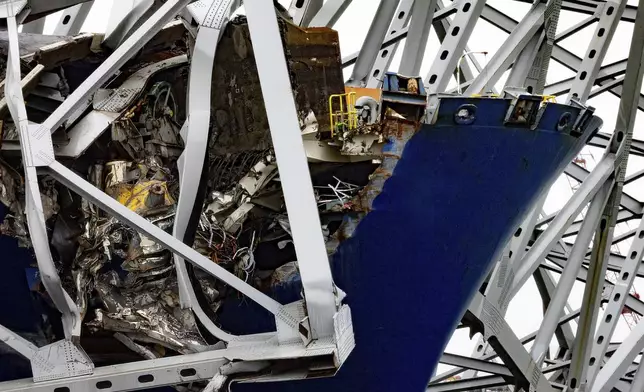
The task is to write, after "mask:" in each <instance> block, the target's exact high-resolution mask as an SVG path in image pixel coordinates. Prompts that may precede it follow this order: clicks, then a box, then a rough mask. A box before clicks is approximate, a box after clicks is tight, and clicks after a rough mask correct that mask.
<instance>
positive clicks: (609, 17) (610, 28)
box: [567, 0, 627, 102]
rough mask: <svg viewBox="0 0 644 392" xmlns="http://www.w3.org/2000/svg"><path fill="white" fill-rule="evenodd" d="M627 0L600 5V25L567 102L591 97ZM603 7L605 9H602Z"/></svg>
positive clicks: (583, 100) (596, 29)
mask: <svg viewBox="0 0 644 392" xmlns="http://www.w3.org/2000/svg"><path fill="white" fill-rule="evenodd" d="M626 3H627V1H626V0H620V1H619V2H617V1H607V2H606V3H604V4H603V5H598V6H597V7H598V9H601V14H600V15H601V16H600V17H599V23H598V24H597V27H596V28H595V33H594V35H593V38H592V39H591V41H590V45H588V49H587V50H586V55H585V56H584V59H583V61H582V63H581V67H579V69H578V70H577V76H576V77H575V81H574V82H573V84H572V88H571V89H570V93H569V94H568V98H567V101H568V102H570V100H571V99H572V98H577V99H579V100H581V101H582V102H585V101H586V99H588V96H589V95H590V90H591V89H592V87H593V84H594V82H595V78H596V77H597V73H598V72H599V69H600V67H601V65H602V62H603V61H604V57H605V56H606V51H607V50H608V46H609V45H610V42H611V41H612V39H613V35H614V34H615V30H616V29H617V25H618V24H619V21H620V18H621V16H622V14H623V13H624V8H625V7H626ZM601 7H603V8H601Z"/></svg>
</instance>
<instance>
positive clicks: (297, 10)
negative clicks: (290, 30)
mask: <svg viewBox="0 0 644 392" xmlns="http://www.w3.org/2000/svg"><path fill="white" fill-rule="evenodd" d="M323 3H324V1H323V0H292V1H291V5H290V7H288V12H289V14H291V15H292V16H293V23H295V24H296V25H298V26H302V27H307V26H308V25H309V23H311V20H312V19H313V17H314V16H315V15H317V13H318V12H320V9H322V5H323Z"/></svg>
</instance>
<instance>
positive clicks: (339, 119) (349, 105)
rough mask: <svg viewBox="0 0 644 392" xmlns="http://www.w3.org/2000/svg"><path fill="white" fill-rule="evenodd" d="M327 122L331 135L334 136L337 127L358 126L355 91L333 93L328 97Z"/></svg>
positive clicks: (353, 127) (348, 127)
mask: <svg viewBox="0 0 644 392" xmlns="http://www.w3.org/2000/svg"><path fill="white" fill-rule="evenodd" d="M329 123H330V124H329V125H330V126H331V136H335V131H336V129H338V128H343V129H346V130H351V129H356V128H357V127H358V111H357V110H356V93H354V92H352V93H346V94H333V95H331V96H330V97H329Z"/></svg>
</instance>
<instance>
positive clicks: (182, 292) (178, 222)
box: [172, 0, 235, 342]
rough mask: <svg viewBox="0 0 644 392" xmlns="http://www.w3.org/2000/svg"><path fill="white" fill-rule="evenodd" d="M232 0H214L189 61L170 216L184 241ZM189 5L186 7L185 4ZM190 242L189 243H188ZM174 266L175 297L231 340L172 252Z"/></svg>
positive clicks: (201, 167) (212, 329) (215, 332)
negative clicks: (219, 45)
mask: <svg viewBox="0 0 644 392" xmlns="http://www.w3.org/2000/svg"><path fill="white" fill-rule="evenodd" d="M233 1H234V0H214V1H212V2H211V5H210V8H209V9H208V12H207V13H206V15H205V17H204V18H203V21H202V23H201V25H200V26H199V30H198V32H197V39H196V42H195V48H194V52H193V56H192V59H191V63H190V79H189V86H188V119H187V120H186V123H185V124H184V128H183V129H182V132H181V133H182V137H183V139H184V150H183V153H182V154H181V157H180V158H179V161H178V166H179V179H180V186H179V189H180V191H181V192H180V193H179V200H178V201H177V209H176V213H175V219H174V228H173V231H172V235H174V236H175V237H176V238H178V239H179V240H181V241H182V242H186V240H189V241H191V240H190V239H188V238H185V237H186V232H187V230H188V224H189V221H190V217H191V215H192V213H193V210H194V208H201V205H198V206H195V203H200V200H199V198H198V197H197V195H198V190H199V186H200V182H201V181H202V172H203V170H207V169H204V161H205V159H206V148H207V147H208V134H209V132H208V131H209V129H210V94H211V87H212V73H213V66H214V63H215V55H216V53H217V43H218V42H219V37H220V35H221V32H222V31H223V29H224V28H225V27H226V24H227V22H228V18H229V16H230V13H231V12H232V11H234V10H233V9H232V7H231V6H232V3H233ZM188 8H190V7H188ZM188 245H190V244H188ZM174 265H175V269H176V271H177V281H178V285H179V298H180V300H181V305H182V306H183V307H188V308H191V309H192V310H193V311H194V313H195V315H196V316H197V318H198V319H199V321H201V323H202V324H203V325H204V326H205V327H206V329H207V330H208V331H209V332H210V333H211V334H213V335H214V336H215V337H217V338H218V339H221V340H223V341H227V342H228V341H231V340H234V339H235V336H233V335H231V334H229V333H226V332H225V331H223V330H222V329H221V328H219V327H217V326H216V325H215V323H214V322H213V321H212V320H210V318H209V317H208V316H207V314H206V313H205V312H204V310H203V308H202V307H201V305H200V304H199V302H198V301H197V296H196V294H195V291H194V288H193V287H192V284H191V282H190V276H189V275H188V270H187V269H186V263H185V261H184V260H183V259H182V258H181V257H180V256H178V255H176V254H175V255H174Z"/></svg>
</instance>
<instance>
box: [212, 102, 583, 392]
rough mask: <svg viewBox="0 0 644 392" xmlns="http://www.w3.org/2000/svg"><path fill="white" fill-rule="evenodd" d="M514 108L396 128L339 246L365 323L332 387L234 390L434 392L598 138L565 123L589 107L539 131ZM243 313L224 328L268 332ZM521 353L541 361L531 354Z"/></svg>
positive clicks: (310, 384) (294, 288) (443, 106)
mask: <svg viewBox="0 0 644 392" xmlns="http://www.w3.org/2000/svg"><path fill="white" fill-rule="evenodd" d="M462 105H475V106H476V107H477V113H481V115H480V116H477V117H476V119H475V123H473V124H471V125H459V124H456V123H455V121H454V114H455V113H457V112H458V111H459V108H461V107H462ZM508 105H509V102H508V100H505V99H488V98H456V97H455V98H451V97H450V98H441V100H440V105H439V110H438V113H437V121H436V123H435V124H432V125H428V124H423V125H420V126H418V125H417V124H414V123H409V122H404V120H393V119H387V120H385V125H384V126H383V127H384V128H385V130H383V132H384V135H386V139H387V140H388V144H387V146H386V149H385V151H386V156H385V157H383V166H381V167H380V168H379V169H378V170H377V171H376V174H375V175H374V176H373V177H372V179H371V182H370V184H369V185H367V187H366V189H365V191H364V193H365V196H364V198H361V199H360V200H361V201H363V200H364V199H365V198H366V199H368V201H369V203H364V202H363V204H361V205H364V209H365V210H366V214H365V215H364V217H363V218H362V219H361V220H360V221H359V223H357V226H355V230H352V228H353V227H352V226H351V225H347V226H344V229H346V230H347V231H346V232H345V231H343V232H341V233H342V234H339V238H347V239H345V240H343V241H341V242H340V245H339V246H338V248H337V250H336V252H335V254H334V255H333V260H332V268H333V273H334V279H335V281H336V283H337V284H338V286H339V287H341V288H342V289H343V290H344V291H345V292H346V293H347V297H346V299H345V301H346V302H347V303H349V305H350V306H351V310H352V317H353V320H354V321H355V322H354V330H355V335H356V338H357V342H356V343H357V344H356V347H355V349H354V351H353V352H352V354H351V356H350V357H349V358H348V359H347V362H346V363H345V364H344V365H343V366H342V368H341V369H340V370H339V372H338V374H337V375H336V376H335V377H333V378H332V379H327V380H307V381H306V386H304V385H301V384H298V383H291V384H288V385H275V386H273V388H270V387H268V386H262V387H261V388H262V389H259V388H258V387H253V386H245V385H244V386H239V387H236V386H235V388H233V391H249V390H252V391H259V390H261V391H263V392H265V391H280V392H285V391H297V390H301V388H306V389H307V390H308V391H312V392H317V391H329V390H333V391H335V392H345V391H347V392H348V391H356V390H369V391H398V390H399V391H421V390H423V389H424V388H425V387H426V385H427V382H428V381H429V379H430V377H431V373H432V370H433V368H434V367H435V366H436V364H437V363H438V361H439V358H440V356H441V353H442V352H443V349H444V347H445V344H446V343H447V341H448V340H449V337H450V336H451V335H452V333H453V331H454V328H455V327H456V325H457V324H458V322H459V320H460V319H461V316H462V315H463V312H464V311H465V308H466V307H467V305H468V303H469V302H470V299H471V298H472V296H473V295H474V293H475V292H476V290H478V289H479V287H480V284H481V281H482V280H483V279H484V278H485V275H486V274H487V272H488V271H489V269H490V267H491V265H492V263H494V262H495V261H496V260H498V254H499V253H500V251H501V250H502V248H503V246H504V245H505V244H506V243H507V241H508V240H509V238H510V236H511V235H512V233H513V232H514V230H515V228H516V227H517V225H518V224H519V223H520V219H521V218H522V217H523V216H524V215H525V214H526V213H527V212H528V210H529V209H530V206H531V205H533V204H534V202H535V201H536V200H537V199H538V197H539V196H540V195H541V194H543V192H544V190H545V189H547V186H548V185H549V184H550V183H551V181H554V179H555V178H556V176H557V175H558V174H559V173H561V172H562V171H563V169H564V168H565V166H566V165H567V164H568V162H569V161H570V160H571V159H572V157H573V156H575V155H576V154H577V152H578V151H579V149H581V147H582V145H583V143H584V141H585V138H587V137H588V134H589V132H588V131H589V130H585V131H586V132H585V133H584V134H583V135H582V136H580V137H579V138H577V137H575V136H573V135H570V134H566V133H565V132H560V131H557V130H556V123H557V120H558V119H559V118H560V116H562V115H563V114H564V113H565V112H569V113H570V114H571V115H572V116H573V117H576V116H578V115H579V111H580V109H578V108H575V107H570V106H565V105H556V104H548V105H547V108H546V111H545V112H544V114H543V116H542V118H541V122H540V123H539V125H538V126H537V128H536V129H535V130H534V131H533V130H530V129H528V128H518V127H513V126H506V125H504V118H505V115H506V113H507V110H508V107H509V106H508ZM388 132H391V133H388ZM491 146H494V152H495V153H493V154H491V153H490V149H489V148H490V147H491ZM500 180H502V181H503V182H502V183H499V181H500ZM506 181H507V182H506ZM510 184H511V185H510ZM463 206H471V208H467V209H464V208H463ZM454 222H462V223H461V224H458V225H454V224H453V223H454ZM353 223H356V222H353ZM484 228H485V229H484ZM340 230H343V229H340ZM446 265H448V266H449V268H445V266H446ZM383 282H385V284H386V285H387V289H386V290H383V289H382V285H383ZM300 287H301V286H299V282H298V281H297V280H296V279H293V280H291V281H289V282H287V283H284V284H282V285H280V286H278V287H275V288H274V291H273V292H272V295H274V296H275V298H278V299H279V300H280V301H281V302H289V301H291V300H293V299H294V298H297V295H298V293H299V288H300ZM427 298H432V299H433V300H434V301H439V302H440V303H441V307H440V312H439V314H437V313H431V312H429V313H428V312H426V308H427V302H426V301H427ZM401 304H403V305H404V306H401ZM238 309H239V304H238V303H237V301H235V300H233V299H231V300H230V301H228V302H225V303H224V304H223V305H222V307H221V317H220V321H221V322H222V325H223V326H224V327H225V328H227V329H228V330H231V331H234V332H235V333H254V332H260V330H254V329H252V328H256V326H257V325H260V323H261V322H262V321H260V320H257V319H255V318H253V319H252V322H250V320H249V319H248V318H244V319H242V314H243V315H246V314H248V313H247V312H244V313H240V311H239V310H238ZM235 323H236V325H235V326H234V327H233V324H235ZM242 323H243V325H240V324H242ZM265 328H270V325H268V324H265ZM519 355H520V356H521V358H524V359H527V358H529V355H528V354H527V352H525V353H523V354H519ZM391 358H408V360H396V361H391V360H390V359H391ZM392 374H393V375H395V377H392Z"/></svg>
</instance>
